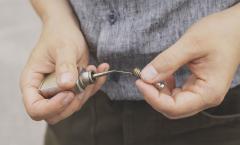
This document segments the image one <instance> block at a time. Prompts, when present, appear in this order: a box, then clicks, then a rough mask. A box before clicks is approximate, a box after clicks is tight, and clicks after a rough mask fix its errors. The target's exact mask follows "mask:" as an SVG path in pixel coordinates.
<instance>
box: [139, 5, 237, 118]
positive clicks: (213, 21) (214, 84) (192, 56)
mask: <svg viewBox="0 0 240 145" xmlns="http://www.w3.org/2000/svg"><path fill="white" fill-rule="evenodd" d="M239 63H240V4H237V5H235V6H234V7H231V8H229V9H227V10H224V11H222V12H219V13H215V14H213V15H210V16H207V17H205V18H203V19H201V20H200V21H198V22H197V23H196V24H194V25H193V26H192V27H191V28H189V30H188V31H187V32H186V33H185V34H184V35H183V36H182V37H181V38H180V39H179V40H178V41H177V42H176V43H175V44H173V45H172V46H171V47H170V48H168V49H167V50H166V51H164V52H162V53H161V54H159V55H158V56H157V57H156V58H154V59H153V60H152V61H151V62H150V63H149V64H148V65H147V66H146V67H145V68H144V69H143V70H142V72H141V76H142V80H137V81H136V85H137V87H138V89H139V91H140V92H141V93H142V94H143V96H144V98H145V100H146V101H147V102H148V103H149V104H150V105H151V106H152V107H153V108H154V109H155V110H157V111H159V112H161V113H162V114H164V115H165V116H166V117H168V118H171V119H179V118H183V117H188V116H191V115H194V114H196V113H198V112H200V111H202V110H205V109H207V108H211V107H214V106H217V105H219V104H220V103H221V102H222V101H223V99H224V96H225V95H226V93H227V91H228V90H229V88H230V85H231V82H232V80H233V77H234V74H235V72H236V69H237V67H238V66H239ZM183 65H186V66H187V67H188V68H189V69H190V71H191V75H190V76H189V77H188V79H187V80H186V82H185V84H184V85H183V86H182V87H181V88H176V87H175V83H174V78H173V76H172V74H173V73H174V72H175V71H176V70H177V69H179V68H180V67H182V66H183ZM161 80H165V81H166V82H167V87H166V88H165V89H164V90H162V91H158V90H157V89H156V88H155V87H153V85H152V84H153V83H156V82H159V81H161Z"/></svg>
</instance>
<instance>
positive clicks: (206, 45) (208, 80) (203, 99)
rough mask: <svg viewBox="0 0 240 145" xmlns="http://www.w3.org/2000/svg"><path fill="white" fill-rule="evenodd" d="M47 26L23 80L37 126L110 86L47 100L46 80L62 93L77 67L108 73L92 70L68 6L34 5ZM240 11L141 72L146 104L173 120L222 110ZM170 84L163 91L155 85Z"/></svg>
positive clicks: (216, 18) (56, 0) (238, 52)
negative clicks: (183, 74)
mask: <svg viewBox="0 0 240 145" xmlns="http://www.w3.org/2000/svg"><path fill="white" fill-rule="evenodd" d="M31 2H32V5H33V7H34V8H35V10H36V12H37V13H38V14H39V16H40V18H41V19H42V22H43V29H42V34H41V36H40V39H39V41H38V43H37V45H36V47H35V48H34V49H33V51H32V53H31V55H30V57H29V60H28V62H27V63H26V66H25V67H24V70H23V72H22V75H21V81H20V87H21V90H22V94H23V100H24V104H25V108H26V110H27V112H28V114H29V115H30V117H31V118H32V119H34V120H46V121H47V122H48V123H50V124H55V123H57V122H59V121H61V120H63V119H65V118H67V117H68V116H70V115H71V114H73V113H74V112H75V111H78V110H79V109H81V107H82V106H83V105H84V103H85V102H86V101H87V100H88V98H89V97H90V96H92V95H93V94H94V93H95V92H96V91H97V90H99V89H100V87H101V86H102V85H103V84H104V82H105V81H106V78H105V77H103V78H101V79H98V81H97V82H96V83H95V84H94V85H91V86H89V87H88V88H87V89H86V91H85V92H84V93H82V94H80V95H77V96H75V95H74V94H73V93H72V92H67V91H65V92H61V93H59V94H57V95H56V96H54V97H53V98H51V99H44V98H43V97H42V96H41V95H40V94H39V93H38V87H39V85H40V83H41V81H42V80H43V78H44V75H45V74H47V73H51V72H54V71H56V74H57V82H58V85H59V87H61V88H63V89H68V88H71V87H73V85H74V83H75V81H76V79H77V74H78V70H77V68H78V67H87V69H88V70H95V71H96V72H103V71H105V70H108V69H109V65H108V64H106V63H103V64H100V65H99V66H98V67H97V68H96V67H95V66H92V65H88V48H87V45H86V42H85V40H84V37H83V35H82V33H81V31H80V29H79V26H78V23H77V21H76V19H75V17H74V15H73V13H72V10H71V8H70V6H69V4H68V1H67V0H41V1H39V0H31ZM239 26H240V5H239V4H237V5H236V6H234V7H232V8H229V9H227V10H225V11H222V12H219V13H216V14H213V15H210V16H207V17H205V18H203V19H202V20H200V21H199V22H197V23H196V24H194V25H193V26H192V27H191V28H190V29H189V30H188V31H187V32H186V33H185V34H184V35H183V36H182V37H181V38H180V39H179V40H178V41H177V42H176V43H175V44H174V45H172V46H171V47H170V48H168V49H167V50H166V51H164V52H162V53H161V54H159V55H158V56H157V57H156V58H155V59H154V60H153V61H152V62H150V63H149V64H148V65H147V66H146V67H145V68H144V69H143V71H142V72H141V76H142V79H141V80H137V81H136V86H137V87H138V89H139V91H140V92H141V93H142V94H143V96H144V98H145V100H146V101H147V102H148V103H149V104H150V105H151V106H152V107H153V108H154V109H156V110H157V111H159V112H160V113H162V114H164V115H165V116H167V117H168V118H172V119H177V118H183V117H187V116H191V115H194V114H196V113H198V112H200V111H202V110H204V109H206V108H210V107H213V106H217V105H219V104H220V103H221V102H222V100H223V99H224V96H225V94H226V92H227V91H228V89H229V87H230V84H231V81H232V79H233V76H234V73H235V72H236V69H237V66H238V65H239V62H240V48H239V47H240V41H239V40H240V27H239ZM183 65H186V66H188V67H189V69H190V70H191V72H192V75H191V76H189V78H188V80H187V81H186V83H185V84H184V85H183V86H182V87H181V88H176V87H175V82H174V77H173V76H172V74H173V73H174V72H175V71H176V70H177V69H178V68H180V67H181V66H183ZM161 80H165V81H166V82H167V87H166V88H165V89H164V90H162V91H158V90H157V89H156V88H155V87H154V85H152V84H154V83H156V82H159V81H161Z"/></svg>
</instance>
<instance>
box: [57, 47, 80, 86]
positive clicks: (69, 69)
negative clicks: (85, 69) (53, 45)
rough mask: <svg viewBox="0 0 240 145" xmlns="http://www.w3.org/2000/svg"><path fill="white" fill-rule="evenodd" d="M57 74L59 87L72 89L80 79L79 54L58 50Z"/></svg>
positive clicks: (71, 50) (65, 49)
mask: <svg viewBox="0 0 240 145" xmlns="http://www.w3.org/2000/svg"><path fill="white" fill-rule="evenodd" d="M56 74H57V82H58V85H59V87H61V88H63V89H69V88H72V87H73V86H74V85H75V82H76V81H77V78H78V70H77V53H76V52H75V51H74V50H73V49H68V48H61V49H57V50H56Z"/></svg>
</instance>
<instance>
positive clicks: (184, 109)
mask: <svg viewBox="0 0 240 145" xmlns="http://www.w3.org/2000/svg"><path fill="white" fill-rule="evenodd" d="M136 85H137V87H138V89H139V91H140V92H141V93H142V94H143V96H144V98H145V100H146V101H147V102H148V103H149V104H150V105H151V106H152V107H153V108H154V109H155V110H157V111H159V112H161V113H162V114H164V115H165V116H167V117H168V118H172V119H178V118H183V117H187V116H191V115H193V114H196V113H198V112H200V111H202V110H203V109H205V107H206V105H205V102H204V101H203V100H202V97H201V96H200V95H199V94H195V93H193V92H191V91H183V92H178V93H176V92H175V95H176V96H170V95H167V94H165V93H161V92H159V91H158V90H157V89H156V88H155V87H153V86H152V85H150V84H147V83H144V82H143V81H141V80H138V81H137V82H136Z"/></svg>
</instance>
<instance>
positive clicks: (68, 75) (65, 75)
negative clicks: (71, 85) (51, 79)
mask: <svg viewBox="0 0 240 145" xmlns="http://www.w3.org/2000/svg"><path fill="white" fill-rule="evenodd" d="M73 80H74V76H73V74H72V73H70V72H66V73H63V74H62V75H61V83H62V84H65V83H68V82H71V81H73Z"/></svg>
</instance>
